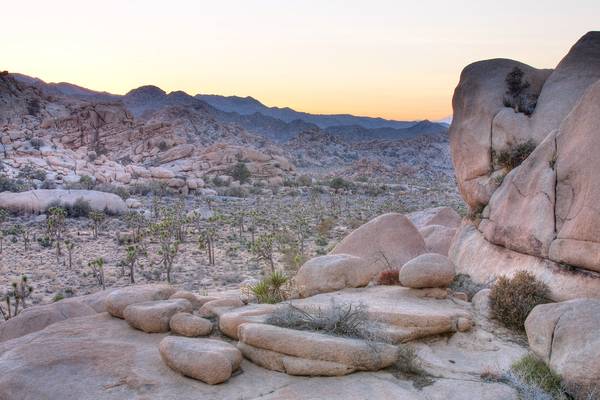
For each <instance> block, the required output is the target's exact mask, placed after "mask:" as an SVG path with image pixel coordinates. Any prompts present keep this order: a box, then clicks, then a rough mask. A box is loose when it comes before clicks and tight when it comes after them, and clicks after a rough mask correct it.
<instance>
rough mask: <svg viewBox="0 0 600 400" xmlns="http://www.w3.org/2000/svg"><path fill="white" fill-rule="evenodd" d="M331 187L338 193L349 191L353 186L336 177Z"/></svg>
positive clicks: (330, 184) (331, 182)
mask: <svg viewBox="0 0 600 400" xmlns="http://www.w3.org/2000/svg"><path fill="white" fill-rule="evenodd" d="M329 187H330V188H332V189H333V190H335V191H336V192H338V191H340V190H348V189H350V188H351V187H352V184H351V183H350V182H348V181H347V180H345V179H344V178H341V177H339V176H338V177H335V178H333V179H332V180H331V181H330V182H329Z"/></svg>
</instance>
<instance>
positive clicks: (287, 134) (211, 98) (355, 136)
mask: <svg viewBox="0 0 600 400" xmlns="http://www.w3.org/2000/svg"><path fill="white" fill-rule="evenodd" d="M12 75H13V76H14V77H15V78H16V79H17V80H19V81H21V82H24V83H27V84H31V85H34V86H37V87H39V88H40V89H42V90H44V91H45V92H46V93H48V94H55V95H65V96H70V97H76V98H79V99H82V100H86V101H95V102H115V101H122V102H123V104H124V105H125V106H126V107H127V109H128V110H129V111H130V112H131V113H132V114H133V115H134V116H136V117H140V116H142V115H144V113H148V112H154V111H157V110H158V109H160V108H163V107H165V106H185V107H191V108H194V109H196V110H203V111H205V112H207V113H209V114H210V115H212V116H213V117H214V118H216V119H217V120H218V121H220V122H224V123H234V124H237V125H239V126H241V127H242V128H244V129H246V130H247V131H249V132H251V133H255V134H259V135H261V136H264V137H266V138H268V139H270V140H273V141H276V142H285V141H288V140H290V139H292V138H294V137H295V136H297V135H298V134H299V133H301V132H304V131H307V130H323V131H324V132H326V133H329V134H332V135H335V136H339V137H341V138H343V139H344V140H347V141H364V140H374V139H407V138H412V137H416V136H419V135H436V134H445V133H446V132H447V128H448V125H447V124H445V123H439V122H431V121H428V120H424V121H395V120H386V119H383V118H372V117H361V116H354V115H349V114H337V115H322V114H309V113H305V112H299V111H296V110H293V109H291V108H289V107H283V108H280V107H268V106H266V105H264V104H262V103H261V102H260V101H258V100H256V99H255V98H253V97H238V96H220V95H206V94H197V95H195V96H191V95H189V94H187V93H185V92H183V91H174V92H170V93H168V94H167V93H166V92H165V91H163V90H162V89H160V88H158V87H156V86H151V85H148V86H141V87H139V88H137V89H133V90H131V91H130V92H128V93H127V94H126V95H124V96H121V95H115V94H111V93H107V92H98V91H93V90H90V89H86V88H84V87H81V86H77V85H74V84H71V83H66V82H60V83H46V82H44V81H43V80H41V79H38V78H32V77H29V76H26V75H22V74H12Z"/></svg>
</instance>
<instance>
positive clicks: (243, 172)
mask: <svg viewBox="0 0 600 400" xmlns="http://www.w3.org/2000/svg"><path fill="white" fill-rule="evenodd" d="M229 175H231V176H232V177H233V179H235V180H236V181H239V182H240V183H246V182H248V180H249V179H250V176H252V174H251V173H250V170H249V169H248V167H246V164H245V163H243V162H238V163H237V164H235V165H234V166H233V168H231V170H230V171H229Z"/></svg>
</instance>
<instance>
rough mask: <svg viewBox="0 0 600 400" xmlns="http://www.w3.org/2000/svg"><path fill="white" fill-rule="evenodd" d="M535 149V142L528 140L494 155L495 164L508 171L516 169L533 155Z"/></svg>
mask: <svg viewBox="0 0 600 400" xmlns="http://www.w3.org/2000/svg"><path fill="white" fill-rule="evenodd" d="M535 147H536V146H535V142H534V141H533V140H528V141H526V142H523V143H519V144H517V145H516V146H513V147H510V148H508V149H506V150H503V151H501V152H499V153H495V154H494V156H495V161H496V164H498V165H500V166H501V167H504V168H506V169H508V170H511V169H513V168H516V167H518V166H519V165H521V163H523V161H525V160H526V159H527V157H529V155H530V154H531V153H533V151H534V150H535Z"/></svg>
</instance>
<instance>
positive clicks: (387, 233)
mask: <svg viewBox="0 0 600 400" xmlns="http://www.w3.org/2000/svg"><path fill="white" fill-rule="evenodd" d="M424 252H425V241H424V240H423V238H422V237H421V235H420V234H419V231H418V230H417V228H416V227H415V226H414V225H413V224H412V222H410V220H409V219H408V218H407V217H405V216H404V215H402V214H397V213H389V214H384V215H380V216H379V217H377V218H374V219H373V220H371V221H369V222H367V223H366V224H364V225H362V226H361V227H359V228H358V229H356V230H354V231H353V232H352V233H350V235H348V236H346V237H345V238H344V239H343V240H342V241H341V242H340V243H338V245H337V246H335V248H334V249H333V250H332V252H331V253H330V254H349V255H353V256H356V257H360V258H363V259H364V260H365V261H366V262H367V265H369V269H372V270H373V271H374V272H375V274H374V275H373V276H375V275H376V274H377V273H379V272H381V271H383V270H385V269H387V268H399V267H400V266H402V265H404V264H405V263H406V262H407V261H408V260H411V259H413V258H415V257H416V256H418V255H419V254H423V253H424Z"/></svg>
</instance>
